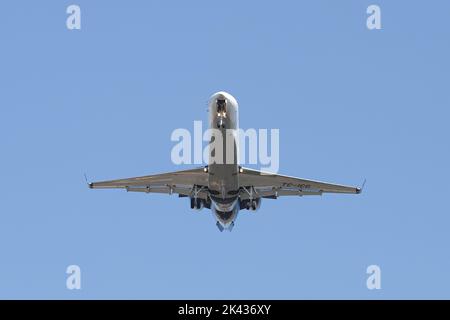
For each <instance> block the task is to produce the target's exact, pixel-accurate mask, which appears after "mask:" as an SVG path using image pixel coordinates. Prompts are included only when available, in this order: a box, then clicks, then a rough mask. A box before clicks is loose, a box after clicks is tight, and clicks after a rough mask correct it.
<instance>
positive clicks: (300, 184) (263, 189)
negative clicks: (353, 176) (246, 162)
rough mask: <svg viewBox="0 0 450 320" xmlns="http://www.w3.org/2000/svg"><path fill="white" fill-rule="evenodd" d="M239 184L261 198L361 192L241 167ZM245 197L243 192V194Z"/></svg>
mask: <svg viewBox="0 0 450 320" xmlns="http://www.w3.org/2000/svg"><path fill="white" fill-rule="evenodd" d="M239 184H240V185H241V186H244V187H246V188H250V189H251V188H253V190H255V192H256V193H257V195H259V196H260V197H263V198H272V199H276V198H277V197H279V196H307V195H322V193H361V188H358V187H352V186H344V185H339V184H332V183H326V182H321V181H314V180H307V179H301V178H295V177H289V176H283V175H278V174H273V173H266V172H262V171H258V170H253V169H248V168H241V170H240V174H239ZM243 197H244V198H245V197H246V196H245V192H244V194H243Z"/></svg>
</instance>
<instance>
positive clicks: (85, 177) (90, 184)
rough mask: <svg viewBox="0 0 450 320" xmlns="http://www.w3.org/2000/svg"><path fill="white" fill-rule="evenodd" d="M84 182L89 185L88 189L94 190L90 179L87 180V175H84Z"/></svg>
mask: <svg viewBox="0 0 450 320" xmlns="http://www.w3.org/2000/svg"><path fill="white" fill-rule="evenodd" d="M84 181H86V184H87V185H88V187H89V188H90V189H92V188H93V184H92V182H88V179H87V176H86V173H85V174H84Z"/></svg>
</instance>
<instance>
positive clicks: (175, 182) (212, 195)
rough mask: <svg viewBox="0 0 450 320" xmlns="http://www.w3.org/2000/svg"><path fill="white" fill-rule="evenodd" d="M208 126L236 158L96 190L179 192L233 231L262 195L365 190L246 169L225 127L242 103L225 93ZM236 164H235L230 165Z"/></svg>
mask: <svg viewBox="0 0 450 320" xmlns="http://www.w3.org/2000/svg"><path fill="white" fill-rule="evenodd" d="M208 111H209V126H210V128H215V129H217V130H218V131H219V132H220V133H222V137H223V146H224V147H223V157H224V159H225V158H226V154H227V150H226V149H227V148H226V146H227V145H228V143H227V139H232V140H233V141H231V142H232V144H231V145H233V147H234V150H233V151H234V152H233V154H234V155H233V159H234V160H233V161H228V162H227V161H223V162H222V163H218V162H220V161H217V159H216V158H215V159H213V158H212V157H211V154H210V158H209V162H208V163H209V164H208V165H207V166H206V167H201V168H196V169H191V170H182V171H175V172H168V173H162V174H156V175H149V176H142V177H134V178H127V179H119V180H110V181H102V182H92V183H89V184H88V185H89V187H90V188H92V189H112V188H123V189H125V190H126V191H130V192H131V191H133V192H145V193H166V194H172V193H176V194H178V196H179V197H189V198H190V202H191V209H198V210H199V209H202V208H203V207H205V208H208V209H211V210H212V212H213V213H214V215H215V218H216V225H217V227H218V228H219V230H220V231H223V230H225V229H227V230H229V231H231V230H232V228H233V226H234V224H235V221H236V218H237V215H238V212H239V211H240V210H242V209H247V210H253V211H255V210H257V209H258V208H259V207H260V205H261V199H262V198H266V199H277V198H278V197H282V196H309V195H322V194H323V193H352V194H358V193H361V191H362V187H363V186H364V184H363V186H362V187H361V188H359V187H352V186H344V185H338V184H331V183H326V182H320V181H313V180H306V179H301V178H295V177H289V176H283V175H278V174H273V173H265V172H262V171H257V170H253V169H248V168H244V167H242V166H240V165H239V163H238V160H237V159H238V152H237V150H239V145H238V142H239V138H238V137H237V136H236V135H234V136H233V135H227V134H226V130H229V129H238V128H239V126H238V124H239V122H238V103H237V101H236V99H235V98H234V97H233V96H232V95H230V94H229V93H226V92H217V93H215V94H213V95H212V96H211V98H210V100H209V102H208ZM230 162H231V163H230Z"/></svg>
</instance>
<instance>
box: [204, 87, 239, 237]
mask: <svg viewBox="0 0 450 320" xmlns="http://www.w3.org/2000/svg"><path fill="white" fill-rule="evenodd" d="M208 112H209V127H210V129H213V130H211V131H212V134H211V139H212V143H211V144H210V147H211V148H212V149H214V150H210V152H209V163H208V188H209V192H210V200H211V204H212V205H211V210H212V211H213V212H214V214H215V216H216V218H217V221H218V224H217V226H218V227H219V229H222V228H223V229H231V228H232V227H233V225H234V220H235V219H236V217H237V214H238V212H239V209H240V204H239V161H238V159H239V137H238V130H237V129H238V128H239V112H238V103H237V101H236V99H235V98H234V97H233V96H232V95H230V94H228V93H226V92H217V93H215V94H213V95H212V96H211V98H210V100H209V103H208ZM217 139H218V140H217ZM214 140H216V141H215V142H216V143H213V142H214ZM213 146H214V147H213Z"/></svg>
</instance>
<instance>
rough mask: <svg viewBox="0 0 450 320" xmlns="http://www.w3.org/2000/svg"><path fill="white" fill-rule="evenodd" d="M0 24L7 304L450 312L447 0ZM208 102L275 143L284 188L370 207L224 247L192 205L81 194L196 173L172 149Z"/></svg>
mask: <svg viewBox="0 0 450 320" xmlns="http://www.w3.org/2000/svg"><path fill="white" fill-rule="evenodd" d="M73 3H75V4H78V5H79V6H80V7H81V30H68V29H67V28H66V17H67V14H66V8H67V6H68V5H70V4H73ZM374 3H375V4H378V5H379V6H380V7H381V19H382V20H381V21H382V29H381V30H372V31H370V30H368V29H367V27H366V18H367V14H366V9H367V7H368V6H369V5H370V4H374ZM0 7H1V8H0V11H1V14H0V41H1V47H0V58H1V59H0V88H1V91H0V108H1V109H0V134H1V139H0V148H1V149H0V150H1V157H0V178H1V182H2V183H1V184H0V298H64V299H66V298H67V299H79V298H87V299H91V298H126V299H128V298H138V299H141V298H156V299H158V298H159V299H162V298H168V299H170V298H178V299H188V298H191V299H197V298H210V299H212V298H224V299H228V298H255V299H259V298H268V299H280V298H287V299H300V298H327V299H328V298H344V299H345V298H362V299H380V298H450V276H449V272H450V252H449V248H448V246H449V243H450V235H449V232H448V229H449V225H450V210H449V194H450V193H449V191H450V190H449V184H448V181H449V179H450V174H449V170H448V163H449V160H450V150H449V136H450V129H449V125H448V121H449V116H450V111H449V110H450V109H449V108H450V94H449V74H450V62H449V57H450V25H449V21H450V4H449V2H448V1H437V0H436V1H377V2H373V1H365V0H362V1H356V0H354V1H331V0H330V1H237V0H236V1H226V2H225V1H221V2H219V1H210V0H208V1H206V0H205V1H131V2H130V1H99V0H98V1H82V0H77V1H74V2H69V1H11V0H9V1H3V2H2V5H1V6H0ZM219 90H226V91H228V92H230V93H231V94H233V95H234V96H235V97H236V98H237V100H238V101H239V104H240V124H241V127H243V128H244V129H245V128H279V129H280V170H279V171H280V173H283V174H288V175H294V176H299V177H305V178H311V179H319V180H325V181H330V182H336V183H343V184H351V185H358V184H360V183H361V182H362V181H363V179H364V178H367V184H366V188H365V190H364V193H363V194H361V195H359V196H355V195H324V196H323V197H309V198H307V197H304V198H297V197H291V198H282V199H279V200H276V201H275V200H265V201H263V202H262V206H261V208H260V210H259V211H257V212H256V213H252V212H250V213H249V212H247V211H243V212H241V214H240V216H239V217H238V220H237V223H236V227H235V228H234V230H233V231H232V232H231V233H229V232H223V233H220V232H219V231H218V229H217V228H216V226H215V221H214V218H213V216H212V214H211V212H210V211H209V210H203V211H200V212H196V211H192V210H191V209H190V208H189V202H188V200H187V199H178V198H177V197H176V196H172V197H171V196H168V195H147V194H141V193H127V192H125V191H123V190H89V189H88V188H87V187H86V185H85V182H84V178H83V173H85V172H86V173H87V174H88V177H89V178H90V179H91V180H105V179H113V178H121V177H130V176H138V175H146V174H152V173H158V172H165V171H172V170H181V169H187V168H191V166H177V165H174V164H173V163H172V162H171V159H170V151H171V149H172V147H173V146H174V142H171V141H170V135H171V132H172V131H173V130H174V129H176V128H187V129H190V130H192V128H193V121H194V120H204V121H206V119H207V113H206V101H207V99H208V97H209V96H210V95H211V94H212V93H214V92H216V91H219ZM72 264H76V265H79V266H80V268H81V271H82V277H81V286H82V289H81V290H78V291H77V290H68V289H67V288H66V278H67V275H66V268H67V266H69V265H72ZM372 264H376V265H379V266H380V268H381V271H382V277H381V286H382V289H381V290H368V289H367V287H366V279H367V277H368V275H367V274H366V268H367V266H369V265H372Z"/></svg>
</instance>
